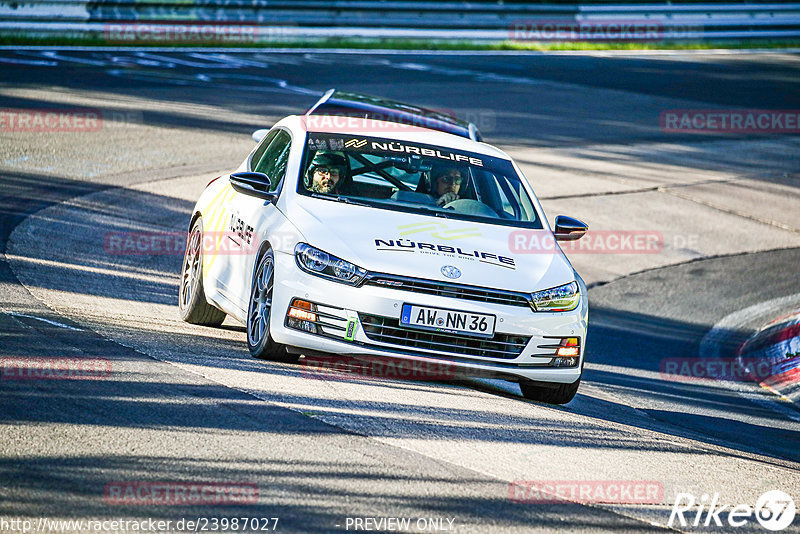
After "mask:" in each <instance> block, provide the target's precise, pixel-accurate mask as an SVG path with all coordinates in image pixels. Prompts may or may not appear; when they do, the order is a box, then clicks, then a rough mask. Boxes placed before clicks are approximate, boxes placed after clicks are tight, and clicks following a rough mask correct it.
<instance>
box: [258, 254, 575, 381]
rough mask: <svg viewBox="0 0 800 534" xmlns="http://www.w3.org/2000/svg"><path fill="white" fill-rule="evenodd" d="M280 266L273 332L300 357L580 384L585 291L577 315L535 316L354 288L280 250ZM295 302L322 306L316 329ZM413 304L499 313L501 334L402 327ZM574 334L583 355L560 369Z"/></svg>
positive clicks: (379, 289)
mask: <svg viewBox="0 0 800 534" xmlns="http://www.w3.org/2000/svg"><path fill="white" fill-rule="evenodd" d="M275 261H276V271H275V272H276V276H275V289H274V293H273V305H272V315H271V320H270V331H271V334H272V337H273V339H274V340H275V341H276V342H278V343H281V344H285V345H287V346H290V347H297V348H299V349H304V350H300V352H307V353H324V354H337V355H347V356H353V357H356V358H358V357H369V358H373V357H385V358H392V359H401V360H408V361H411V362H420V363H424V364H430V363H437V364H447V365H448V366H449V367H450V368H453V369H457V370H458V373H459V374H466V375H477V376H488V377H500V378H504V379H507V380H518V379H520V378H522V379H529V380H535V381H543V382H557V383H572V382H575V380H577V379H578V378H580V374H581V369H582V367H583V365H582V364H583V356H584V351H585V346H586V330H587V319H588V317H587V316H588V310H587V308H588V307H587V305H586V301H585V299H586V294H585V290H584V289H583V288H582V291H584V293H583V294H582V296H581V298H582V303H581V305H579V306H578V307H577V308H576V309H575V310H573V311H570V312H556V313H552V312H534V311H533V310H532V309H531V308H530V307H523V306H512V305H503V304H495V303H491V302H480V301H474V300H464V299H456V298H452V297H445V296H439V295H430V294H421V293H417V292H414V291H409V290H404V289H399V288H393V287H381V286H372V285H363V286H361V287H353V286H349V285H346V284H341V283H338V282H334V281H331V280H326V279H324V278H320V277H317V276H314V275H310V274H308V273H306V272H304V271H302V270H300V269H299V268H298V267H297V265H296V263H295V259H294V255H292V254H286V253H278V254H276V255H275ZM294 299H302V300H305V301H308V302H310V303H313V304H314V307H315V313H316V315H317V319H318V320H317V322H316V323H314V325H315V326H314V327H313V330H315V332H309V331H305V330H302V329H299V327H297V324H298V322H297V321H290V320H288V319H287V312H288V310H289V309H290V307H291V306H292V303H293V302H294ZM406 303H407V304H416V305H421V306H430V307H435V308H444V309H456V310H461V311H467V312H472V313H481V314H491V315H494V316H496V322H495V336H494V338H492V339H482V338H471V337H467V336H458V335H453V334H445V333H430V332H421V331H418V330H409V329H406V328H400V327H399V324H398V320H399V317H400V313H401V310H402V308H403V304H406ZM305 324H306V325H307V326H308V324H309V323H308V322H306V323H305ZM290 325H294V327H292V326H290ZM566 337H578V338H580V353H579V357H578V359H577V361H576V364H575V365H574V366H572V367H555V366H554V365H553V362H554V358H555V357H556V356H555V351H556V349H554V348H553V345H554V344H555V343H557V342H558V341H559V338H566ZM543 347H545V348H543Z"/></svg>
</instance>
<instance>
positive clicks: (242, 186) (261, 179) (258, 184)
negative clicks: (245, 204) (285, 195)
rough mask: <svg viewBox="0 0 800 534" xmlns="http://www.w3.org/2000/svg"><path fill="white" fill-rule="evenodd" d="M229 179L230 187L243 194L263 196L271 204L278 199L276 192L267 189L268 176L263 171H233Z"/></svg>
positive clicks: (268, 185) (268, 183) (268, 184)
mask: <svg viewBox="0 0 800 534" xmlns="http://www.w3.org/2000/svg"><path fill="white" fill-rule="evenodd" d="M230 181H231V187H233V189H234V190H236V191H238V192H239V193H242V194H243V195H248V196H251V197H257V198H263V199H264V200H268V201H270V202H271V203H273V204H274V203H275V202H276V201H277V200H278V194H277V193H275V192H271V191H270V190H269V188H270V185H271V184H270V180H269V176H267V175H266V174H264V173H263V172H235V173H233V174H231V177H230Z"/></svg>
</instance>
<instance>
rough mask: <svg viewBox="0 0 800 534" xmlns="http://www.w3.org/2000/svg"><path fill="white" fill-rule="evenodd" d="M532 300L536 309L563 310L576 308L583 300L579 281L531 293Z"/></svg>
mask: <svg viewBox="0 0 800 534" xmlns="http://www.w3.org/2000/svg"><path fill="white" fill-rule="evenodd" d="M531 301H532V302H533V309H534V310H535V311H549V312H562V311H571V310H574V309H575V308H577V307H578V303H579V302H580V301H581V294H580V291H579V290H578V282H570V283H569V284H564V285H563V286H558V287H553V288H551V289H545V290H543V291H536V292H535V293H531Z"/></svg>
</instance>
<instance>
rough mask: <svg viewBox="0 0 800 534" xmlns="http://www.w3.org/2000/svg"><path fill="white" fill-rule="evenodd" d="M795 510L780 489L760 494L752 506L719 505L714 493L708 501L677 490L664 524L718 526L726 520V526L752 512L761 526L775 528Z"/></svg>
mask: <svg viewBox="0 0 800 534" xmlns="http://www.w3.org/2000/svg"><path fill="white" fill-rule="evenodd" d="M796 511H797V510H796V509H795V504H794V500H792V498H791V496H789V495H788V494H786V493H784V492H782V491H780V490H772V491H768V492H766V493H764V494H763V495H761V497H759V498H758V501H756V505H755V507H753V506H750V505H749V504H739V505H737V506H733V507H731V505H729V504H725V505H720V503H719V494H718V493H715V494H714V496H713V497H711V500H710V501H709V496H708V495H705V494H704V495H702V496H701V497H700V499H697V498H696V497H695V496H694V495H692V494H691V493H679V494H678V496H677V497H675V504H674V505H673V506H672V513H671V514H670V516H669V521H668V522H667V526H668V527H673V526H681V527H686V526H689V525H691V526H694V527H722V526H726V525H725V523H727V526H731V527H742V526H745V525H747V524H748V523H750V521H752V519H753V516H755V519H756V521H758V522H759V523H760V524H761V526H762V527H764V528H765V529H767V530H772V531H779V530H783V529H785V528H786V527H788V526H789V525H791V524H792V522H793V521H794V517H795V514H796ZM676 523H677V525H676Z"/></svg>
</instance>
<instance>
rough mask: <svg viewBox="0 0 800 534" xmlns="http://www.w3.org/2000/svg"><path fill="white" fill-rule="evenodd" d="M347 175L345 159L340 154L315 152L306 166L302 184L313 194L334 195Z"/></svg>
mask: <svg viewBox="0 0 800 534" xmlns="http://www.w3.org/2000/svg"><path fill="white" fill-rule="evenodd" d="M346 174H347V158H346V157H345V156H344V154H342V153H341V152H317V153H316V154H315V155H314V159H312V160H311V165H309V166H308V171H306V176H305V179H304V180H303V184H304V185H305V187H306V189H308V190H309V191H313V192H314V193H326V194H335V193H338V192H339V189H340V188H341V186H342V183H343V182H344V179H345V176H346Z"/></svg>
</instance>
